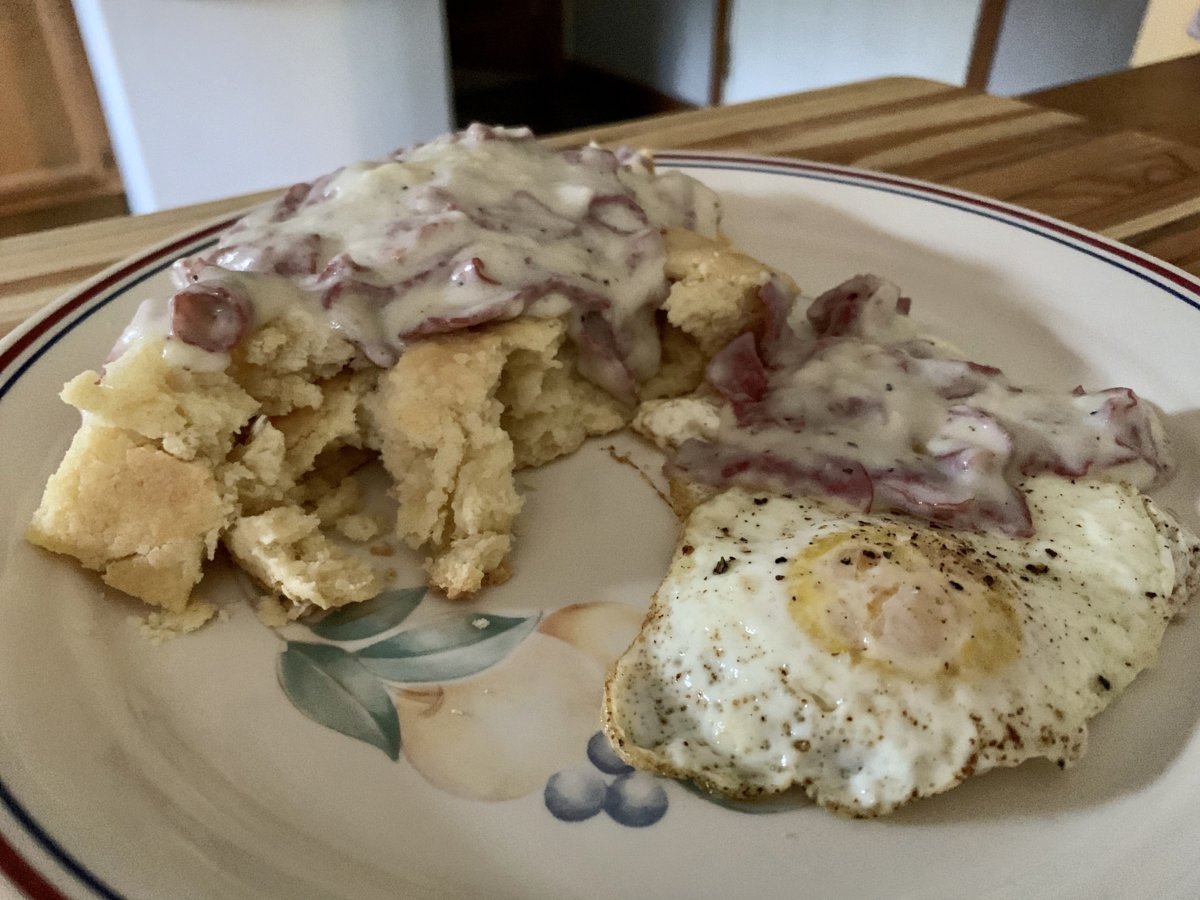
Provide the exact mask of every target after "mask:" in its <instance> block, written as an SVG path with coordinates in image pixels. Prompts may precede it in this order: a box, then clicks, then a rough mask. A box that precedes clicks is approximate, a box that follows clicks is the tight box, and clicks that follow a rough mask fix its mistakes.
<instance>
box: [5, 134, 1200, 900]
mask: <svg viewBox="0 0 1200 900" xmlns="http://www.w3.org/2000/svg"><path fill="white" fill-rule="evenodd" d="M653 157H654V160H655V163H656V164H658V165H660V166H662V167H665V168H672V169H682V170H685V171H686V170H688V169H697V170H707V171H714V170H715V171H722V170H723V171H734V172H738V171H742V172H751V173H762V174H769V175H778V176H784V177H799V178H806V179H809V180H816V181H825V182H832V183H836V184H841V185H846V186H851V187H862V188H866V189H868V190H875V191H880V192H884V193H891V194H898V195H901V196H904V197H907V198H909V199H913V200H920V201H924V202H931V203H935V204H937V205H940V206H943V207H947V208H950V209H953V210H956V211H958V212H963V213H968V214H971V215H976V216H980V217H983V218H987V219H991V220H993V221H996V222H999V223H1000V224H1003V225H1007V226H1010V227H1015V228H1018V229H1020V230H1023V231H1026V232H1028V233H1031V234H1034V235H1036V236H1038V237H1041V238H1044V239H1046V240H1050V241H1052V242H1054V243H1057V244H1059V245H1060V246H1064V247H1066V248H1068V249H1071V250H1075V251H1077V252H1081V253H1084V254H1085V255H1087V256H1090V257H1092V258H1093V259H1095V260H1097V261H1099V262H1102V263H1105V264H1107V265H1112V266H1115V267H1117V268H1119V269H1121V270H1123V271H1125V272H1126V273H1128V274H1131V275H1133V276H1135V277H1137V278H1139V279H1140V280H1143V281H1146V282H1147V283H1149V284H1150V285H1152V286H1153V287H1156V288H1158V289H1159V290H1162V291H1165V292H1166V293H1168V294H1170V295H1171V296H1173V297H1174V298H1175V299H1177V300H1179V301H1181V302H1183V303H1184V304H1186V305H1187V306H1190V307H1192V308H1193V309H1194V310H1196V311H1197V312H1200V276H1195V275H1192V274H1190V273H1188V272H1187V271H1185V270H1183V269H1181V268H1180V267H1178V266H1175V265H1174V264H1172V263H1168V262H1166V261H1164V260H1161V259H1159V258H1157V257H1155V256H1153V255H1151V254H1149V253H1147V252H1145V251H1143V250H1139V249H1137V248H1135V247H1132V246H1129V245H1127V244H1124V243H1122V242H1120V241H1118V240H1116V239H1114V238H1110V237H1107V236H1105V235H1103V234H1100V233H1098V232H1095V231H1092V230H1090V229H1086V228H1082V227H1080V226H1077V225H1073V224H1071V223H1069V222H1066V221H1064V220H1062V219H1058V218H1056V217H1054V216H1049V215H1046V214H1044V213H1040V212H1037V211H1035V210H1031V209H1028V208H1026V207H1023V206H1019V205H1016V204H1013V203H1008V202H1006V201H1001V200H996V199H994V198H991V197H988V196H986V195H983V194H978V193H975V192H971V191H966V190H961V189H959V188H954V187H948V186H944V185H940V184H937V183H935V182H930V181H926V180H923V179H918V178H911V177H908V176H903V175H893V174H891V173H888V172H880V171H874V170H870V169H865V168H861V167H857V166H850V165H843V164H840V163H829V162H820V161H816V160H808V159H802V158H793V157H782V156H768V155H761V154H752V153H739V152H730V151H709V150H661V151H655V152H654V153H653ZM268 202H269V201H268ZM248 209H249V207H248V208H247V209H246V210H241V211H239V212H236V213H234V214H226V215H223V216H220V217H218V218H216V219H213V220H211V221H208V222H205V223H201V224H199V225H195V226H192V227H190V228H187V229H184V230H181V231H179V232H177V233H175V234H173V235H172V236H169V237H167V238H164V239H163V240H160V241H158V242H155V243H153V244H151V245H148V246H147V247H145V248H144V249H142V250H139V251H138V252H136V253H134V254H132V255H130V256H127V257H125V258H123V259H121V260H119V261H117V262H115V263H113V264H112V265H110V266H107V267H105V268H104V269H103V270H101V271H100V272H98V273H96V274H95V275H93V276H91V277H90V278H88V279H86V280H85V281H83V282H82V283H80V284H78V285H76V286H74V287H72V288H70V289H68V290H67V291H65V292H64V293H63V294H62V295H60V296H59V297H58V298H56V299H55V300H53V301H51V302H50V303H49V304H47V305H46V306H44V307H43V308H42V309H41V310H40V311H38V312H37V313H35V314H34V315H32V316H30V317H29V318H27V319H25V320H24V321H23V322H22V323H21V324H20V325H18V326H17V327H16V328H14V329H13V330H12V331H11V332H9V333H8V334H6V335H5V336H4V337H3V338H0V400H3V398H4V397H5V395H6V394H7V393H8V391H9V390H10V389H11V388H12V386H13V385H15V384H16V382H17V381H18V380H19V379H20V378H21V377H23V376H24V375H25V374H26V373H27V371H28V370H29V369H30V368H32V367H33V365H34V364H35V363H36V362H37V360H38V359H39V358H40V357H41V355H42V354H43V353H44V352H46V351H47V350H49V349H50V348H51V347H52V346H54V344H55V343H57V341H58V339H59V338H60V337H61V336H62V335H65V334H66V333H68V332H70V331H71V330H73V329H74V328H76V327H77V326H78V325H80V324H81V323H82V322H83V321H85V320H86V319H87V318H88V317H89V316H90V315H91V314H92V313H94V312H95V311H97V310H98V309H100V308H102V307H103V306H104V305H105V304H106V303H107V302H109V301H110V300H112V299H115V298H116V297H117V296H119V295H120V294H121V293H124V291H127V290H129V289H131V288H132V287H133V286H134V284H136V282H135V283H134V284H131V285H127V286H125V287H123V288H120V289H117V286H118V285H120V283H121V282H122V281H124V280H126V279H129V278H135V277H137V276H139V275H142V276H144V277H150V276H151V275H153V274H156V273H157V272H159V271H161V269H162V267H164V261H168V260H169V261H170V262H173V261H174V259H176V258H179V256H180V255H181V254H182V251H184V250H185V249H186V248H188V247H189V246H191V245H193V244H196V243H198V242H200V241H202V240H206V239H210V238H215V237H216V236H217V235H218V234H219V233H220V232H221V231H223V230H224V229H226V228H227V227H229V226H230V225H232V224H233V223H234V222H236V221H237V220H238V219H239V218H241V217H242V216H243V215H245V213H246V212H247V211H248ZM166 264H169V262H167V263H166ZM155 266H159V268H157V269H154V271H152V272H151V271H147V270H148V269H151V268H152V267H155ZM1164 282H1166V283H1164ZM108 291H113V293H112V295H111V296H110V297H108V298H107V299H105V300H104V301H103V302H96V301H97V299H98V298H100V297H101V296H102V295H104V294H105V292H108ZM76 312H79V313H81V314H80V315H79V316H78V317H77V318H76V319H75V320H74V321H71V322H67V321H66V320H67V319H68V318H69V317H70V316H71V315H72V314H73V313H76ZM64 322H66V324H65V325H64V327H63V328H62V329H61V330H60V331H59V332H58V333H57V334H48V333H49V332H51V331H52V330H53V329H54V328H55V327H56V326H59V325H60V324H63V323H64ZM31 351H32V352H31ZM22 357H25V358H24V359H22ZM0 807H2V808H3V813H4V817H3V818H4V820H8V819H11V820H12V822H13V823H15V825H16V828H13V827H12V826H11V825H10V824H9V822H8V821H2V822H0V872H2V873H3V874H4V876H5V877H6V878H7V879H8V881H9V882H11V883H12V884H13V885H15V886H16V887H17V888H18V889H20V890H21V891H23V892H24V893H26V894H28V895H29V896H31V897H35V898H48V900H66V898H67V897H68V896H70V895H71V894H69V893H65V892H64V891H63V890H62V889H60V888H59V887H58V886H57V885H56V884H55V883H54V882H55V880H58V881H62V880H63V875H64V874H66V875H69V876H70V877H71V878H73V879H74V882H75V883H76V884H77V885H78V886H79V887H81V888H85V889H87V890H88V891H89V893H88V894H87V896H95V897H103V898H105V900H122V898H123V897H124V896H125V895H124V894H123V893H121V892H120V891H119V890H116V889H114V888H113V887H112V886H110V885H109V884H107V883H106V882H105V881H104V880H103V879H101V878H100V877H99V876H97V875H96V874H95V873H93V872H92V871H90V870H89V869H88V867H87V866H85V865H84V864H83V863H81V862H80V861H79V860H77V859H76V858H75V857H74V855H73V854H72V853H71V852H70V850H68V849H67V848H65V847H63V846H62V845H61V844H60V843H59V842H58V841H57V840H56V839H55V838H54V837H53V835H51V834H50V833H49V832H47V831H46V830H45V829H44V828H43V827H42V826H41V825H40V824H39V822H38V821H37V819H36V818H35V817H34V816H33V814H32V813H31V812H30V811H29V810H28V809H27V808H26V807H25V806H24V804H22V803H21V802H20V801H19V800H18V799H17V798H16V797H15V796H14V795H13V794H12V792H11V790H10V789H9V787H8V785H7V783H6V782H5V779H4V775H3V773H0ZM17 829H19V831H17ZM14 831H16V833H17V834H19V835H20V839H21V840H22V841H24V842H32V844H33V845H35V846H36V848H37V851H38V857H42V856H44V857H47V858H48V860H49V861H50V862H51V863H52V866H53V867H45V866H39V865H38V864H37V862H41V861H42V860H41V859H38V861H37V862H35V861H34V860H33V859H32V858H31V857H32V854H30V853H27V852H23V851H22V850H21V849H19V848H18V847H17V841H15V840H14V839H13V834H14ZM56 876H57V878H56ZM71 893H72V894H73V893H74V892H73V891H72V892H71Z"/></svg>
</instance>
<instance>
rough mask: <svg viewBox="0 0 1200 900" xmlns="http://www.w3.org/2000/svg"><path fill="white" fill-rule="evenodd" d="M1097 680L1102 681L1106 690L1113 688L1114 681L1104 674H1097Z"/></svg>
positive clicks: (1101, 683)
mask: <svg viewBox="0 0 1200 900" xmlns="http://www.w3.org/2000/svg"><path fill="white" fill-rule="evenodd" d="M1096 681H1098V682H1100V687H1102V688H1104V690H1106V691H1110V690H1112V682H1111V681H1109V680H1108V679H1107V678H1105V677H1104V676H1103V675H1097V676H1096Z"/></svg>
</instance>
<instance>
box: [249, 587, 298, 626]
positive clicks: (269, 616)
mask: <svg viewBox="0 0 1200 900" xmlns="http://www.w3.org/2000/svg"><path fill="white" fill-rule="evenodd" d="M256 610H257V612H258V620H259V621H260V622H262V623H263V624H264V625H266V626H267V627H268V628H282V627H283V626H285V625H287V624H288V622H289V621H291V620H290V619H289V618H288V614H287V601H285V600H284V599H283V598H282V597H277V596H275V595H274V594H264V595H263V596H261V597H259V598H258V605H257V607H256Z"/></svg>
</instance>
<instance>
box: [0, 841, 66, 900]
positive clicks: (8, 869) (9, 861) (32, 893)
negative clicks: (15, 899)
mask: <svg viewBox="0 0 1200 900" xmlns="http://www.w3.org/2000/svg"><path fill="white" fill-rule="evenodd" d="M0 871H3V872H4V874H5V875H6V876H7V877H8V880H9V881H11V882H12V883H13V884H15V885H16V886H17V887H19V888H20V889H21V891H22V892H23V893H25V894H26V895H28V896H29V897H32V898H34V900H66V898H65V897H64V896H63V894H62V893H61V892H59V890H58V888H56V887H55V886H54V885H52V884H51V883H50V882H49V881H47V880H46V879H45V878H43V877H42V875H41V873H40V872H38V870H37V869H35V868H34V867H33V866H32V865H30V864H29V863H28V862H26V861H25V858H24V857H23V856H21V854H19V853H18V852H17V851H16V850H15V849H14V848H13V846H12V845H11V844H9V843H8V841H7V840H5V838H4V835H3V834H0Z"/></svg>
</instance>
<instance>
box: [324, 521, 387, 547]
mask: <svg viewBox="0 0 1200 900" xmlns="http://www.w3.org/2000/svg"><path fill="white" fill-rule="evenodd" d="M334 528H336V529H337V531H338V533H339V534H341V535H342V536H343V537H345V538H347V539H348V540H351V541H355V542H357V543H359V544H365V543H366V542H367V541H369V540H371V538H373V537H375V535H377V534H379V531H380V528H379V523H378V522H376V521H375V520H374V519H373V518H371V517H370V516H368V515H366V514H364V513H352V514H350V515H348V516H342V517H341V518H340V519H338V520H337V521H336V522H334Z"/></svg>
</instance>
